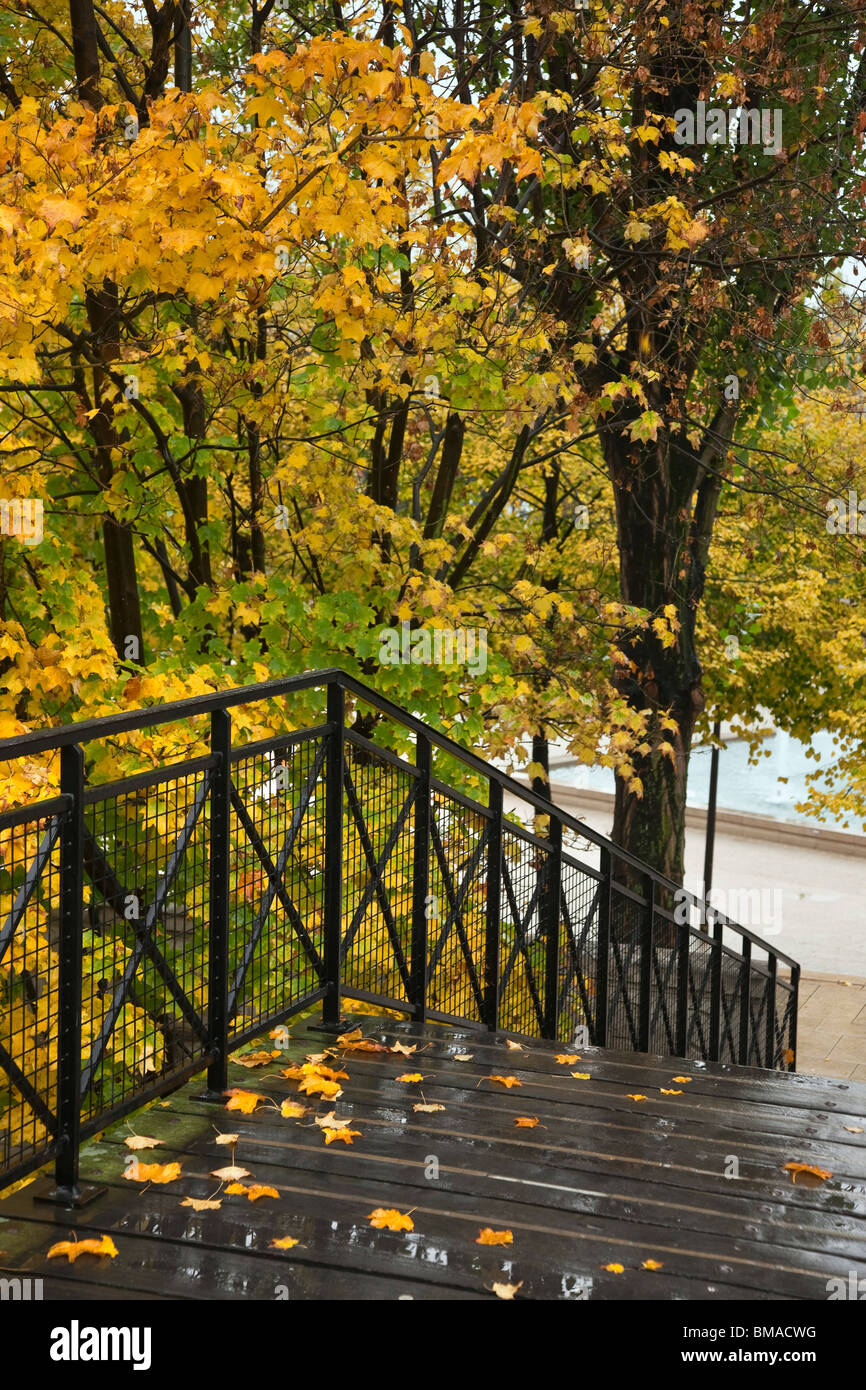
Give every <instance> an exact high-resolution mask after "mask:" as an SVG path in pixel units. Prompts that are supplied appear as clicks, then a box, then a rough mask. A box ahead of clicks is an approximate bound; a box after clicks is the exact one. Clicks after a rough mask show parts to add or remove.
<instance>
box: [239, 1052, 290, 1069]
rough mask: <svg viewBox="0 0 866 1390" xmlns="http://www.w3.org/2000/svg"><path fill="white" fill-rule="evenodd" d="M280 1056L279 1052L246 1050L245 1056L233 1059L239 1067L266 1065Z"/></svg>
mask: <svg viewBox="0 0 866 1390" xmlns="http://www.w3.org/2000/svg"><path fill="white" fill-rule="evenodd" d="M279 1056H280V1053H279V1052H246V1053H244V1054H243V1056H240V1057H232V1058H231V1060H232V1061H233V1062H234V1063H235V1065H236V1066H238V1067H266V1066H268V1065H269V1063H271V1062H273V1060H274V1058H275V1057H279Z"/></svg>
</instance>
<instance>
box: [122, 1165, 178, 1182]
mask: <svg viewBox="0 0 866 1390" xmlns="http://www.w3.org/2000/svg"><path fill="white" fill-rule="evenodd" d="M123 1176H124V1177H125V1178H127V1179H128V1180H129V1181H130V1182H155V1183H163V1182H177V1179H178V1178H179V1177H180V1164H179V1163H139V1164H137V1165H136V1166H135V1167H134V1168H131V1169H130V1170H129V1171H128V1172H124V1174H123Z"/></svg>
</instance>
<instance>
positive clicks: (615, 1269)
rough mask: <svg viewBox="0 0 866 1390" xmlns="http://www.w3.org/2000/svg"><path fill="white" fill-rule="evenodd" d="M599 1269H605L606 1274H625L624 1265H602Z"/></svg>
mask: <svg viewBox="0 0 866 1390" xmlns="http://www.w3.org/2000/svg"><path fill="white" fill-rule="evenodd" d="M601 1267H602V1269H606V1270H607V1272H608V1274H624V1273H625V1265H602V1266H601Z"/></svg>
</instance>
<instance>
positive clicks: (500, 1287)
mask: <svg viewBox="0 0 866 1390" xmlns="http://www.w3.org/2000/svg"><path fill="white" fill-rule="evenodd" d="M522 1288H523V1280H522V1279H521V1281H520V1283H519V1284H493V1285H492V1289H493V1292H494V1293H495V1294H496V1297H497V1298H504V1299H506V1300H507V1301H510V1300H512V1299H513V1298H514V1296H515V1294H516V1293H517V1291H518V1289H522Z"/></svg>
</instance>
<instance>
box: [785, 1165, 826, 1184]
mask: <svg viewBox="0 0 866 1390" xmlns="http://www.w3.org/2000/svg"><path fill="white" fill-rule="evenodd" d="M785 1172H786V1173H790V1174H791V1182H796V1181H797V1175H798V1174H800V1176H803V1177H805V1176H806V1175H807V1174H808V1175H809V1177H812V1178H817V1179H818V1181H819V1182H826V1181H827V1179H828V1178H832V1176H833V1174H832V1173H831V1172H830V1170H829V1168H816V1167H815V1166H814V1165H813V1164H811V1163H786V1164H785Z"/></svg>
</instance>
